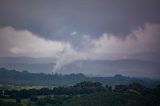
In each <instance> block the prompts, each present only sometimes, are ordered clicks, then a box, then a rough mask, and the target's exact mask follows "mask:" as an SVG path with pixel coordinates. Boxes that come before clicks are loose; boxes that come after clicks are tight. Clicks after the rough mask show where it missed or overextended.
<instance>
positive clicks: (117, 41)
mask: <svg viewBox="0 0 160 106" xmlns="http://www.w3.org/2000/svg"><path fill="white" fill-rule="evenodd" d="M159 40H160V0H0V57H12V56H14V57H19V56H26V57H53V58H57V59H59V62H61V61H64V60H68V63H70V62H73V61H76V60H80V59H106V60H107V59H128V58H136V59H152V60H154V59H157V58H159V57H160V56H159V54H160V48H159V45H160V42H159ZM153 54H154V55H153ZM71 57H72V58H71Z"/></svg>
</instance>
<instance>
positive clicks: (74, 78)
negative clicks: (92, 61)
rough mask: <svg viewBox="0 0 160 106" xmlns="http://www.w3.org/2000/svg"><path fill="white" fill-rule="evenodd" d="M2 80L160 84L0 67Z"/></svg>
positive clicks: (43, 83) (42, 83)
mask: <svg viewBox="0 0 160 106" xmlns="http://www.w3.org/2000/svg"><path fill="white" fill-rule="evenodd" d="M0 73H1V74H0V82H1V83H2V84H6V83H11V84H26V85H39V86H70V85H73V84H76V83H78V82H82V81H96V82H101V83H103V84H107V85H119V84H129V83H132V82H139V83H141V84H143V85H145V86H155V85H157V84H160V81H159V80H153V79H144V78H130V77H126V76H122V75H115V76H113V77H89V76H85V75H84V74H69V75H62V74H53V75H52V74H44V73H29V72H27V71H22V72H19V71H16V70H8V69H5V68H0Z"/></svg>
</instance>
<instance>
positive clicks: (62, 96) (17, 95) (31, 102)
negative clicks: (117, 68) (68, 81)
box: [0, 81, 160, 106]
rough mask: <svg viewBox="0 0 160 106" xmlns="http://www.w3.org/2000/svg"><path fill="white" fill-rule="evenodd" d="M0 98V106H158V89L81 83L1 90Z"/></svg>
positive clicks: (135, 85)
mask: <svg viewBox="0 0 160 106" xmlns="http://www.w3.org/2000/svg"><path fill="white" fill-rule="evenodd" d="M0 98H1V99H0V106H158V105H160V86H156V87H154V88H147V87H144V86H142V85H141V84H139V83H131V84H129V85H116V86H114V87H111V86H108V85H105V86H104V85H102V84H101V83H99V82H90V81H84V82H80V83H77V84H75V85H73V86H68V87H55V88H41V89H21V90H14V89H12V90H0Z"/></svg>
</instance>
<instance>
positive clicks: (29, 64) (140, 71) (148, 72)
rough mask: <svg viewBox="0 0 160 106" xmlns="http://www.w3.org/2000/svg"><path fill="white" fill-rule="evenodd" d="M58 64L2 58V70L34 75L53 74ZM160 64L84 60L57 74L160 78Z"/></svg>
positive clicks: (46, 59) (67, 66) (32, 59)
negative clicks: (25, 72) (25, 71)
mask: <svg viewBox="0 0 160 106" xmlns="http://www.w3.org/2000/svg"><path fill="white" fill-rule="evenodd" d="M55 65H56V63H55V60H54V59H48V58H22V57H21V58H0V68H2V67H4V68H6V69H10V70H17V71H24V70H27V71H28V72H32V73H50V74H51V73H52V71H53V69H54V67H55ZM159 70H160V62H152V61H144V60H94V61H93V60H92V61H91V60H90V61H89V60H84V61H77V62H74V63H71V64H67V65H65V66H62V67H61V69H60V70H57V73H62V74H72V73H84V74H87V75H91V74H92V75H93V76H95V75H96V76H97V75H99V76H113V75H115V74H119V73H120V74H122V75H125V76H134V77H147V78H159V76H160V71H159Z"/></svg>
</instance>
